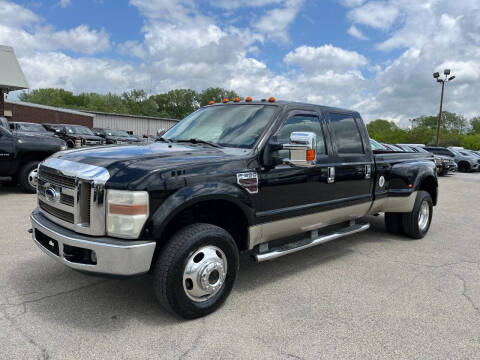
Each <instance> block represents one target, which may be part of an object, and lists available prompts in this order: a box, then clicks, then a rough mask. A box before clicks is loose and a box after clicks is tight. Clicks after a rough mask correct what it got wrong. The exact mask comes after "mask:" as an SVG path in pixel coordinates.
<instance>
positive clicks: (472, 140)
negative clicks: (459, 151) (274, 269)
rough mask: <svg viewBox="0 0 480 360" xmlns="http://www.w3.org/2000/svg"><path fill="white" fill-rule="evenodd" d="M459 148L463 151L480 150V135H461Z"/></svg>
mask: <svg viewBox="0 0 480 360" xmlns="http://www.w3.org/2000/svg"><path fill="white" fill-rule="evenodd" d="M461 146H463V147H464V148H465V149H470V150H480V133H477V134H468V135H463V136H462V139H461Z"/></svg>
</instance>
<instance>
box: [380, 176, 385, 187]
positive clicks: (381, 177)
mask: <svg viewBox="0 0 480 360" xmlns="http://www.w3.org/2000/svg"><path fill="white" fill-rule="evenodd" d="M383 185H385V178H384V177H383V176H380V178H379V179H378V186H380V187H383Z"/></svg>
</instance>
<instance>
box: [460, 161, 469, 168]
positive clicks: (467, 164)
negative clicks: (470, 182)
mask: <svg viewBox="0 0 480 360" xmlns="http://www.w3.org/2000/svg"><path fill="white" fill-rule="evenodd" d="M458 166H465V167H466V168H467V169H470V163H469V162H468V161H465V160H462V161H459V162H458Z"/></svg>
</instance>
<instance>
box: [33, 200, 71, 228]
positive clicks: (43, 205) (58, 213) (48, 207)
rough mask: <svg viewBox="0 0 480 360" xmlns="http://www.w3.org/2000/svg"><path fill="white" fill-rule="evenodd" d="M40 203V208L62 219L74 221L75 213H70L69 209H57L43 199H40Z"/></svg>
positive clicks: (69, 221)
mask: <svg viewBox="0 0 480 360" xmlns="http://www.w3.org/2000/svg"><path fill="white" fill-rule="evenodd" d="M38 205H39V207H40V209H42V210H44V211H46V212H47V213H49V214H50V215H53V216H55V217H57V218H59V219H60V220H63V221H66V222H68V223H70V224H73V223H74V215H73V214H72V213H70V212H68V211H63V210H60V209H57V208H56V207H54V206H51V205H48V204H47V203H45V202H43V201H42V200H40V201H39V202H38Z"/></svg>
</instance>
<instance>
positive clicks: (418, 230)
mask: <svg viewBox="0 0 480 360" xmlns="http://www.w3.org/2000/svg"><path fill="white" fill-rule="evenodd" d="M432 214H433V202H432V197H431V196H430V194H429V193H428V192H426V191H419V192H418V194H417V199H416V200H415V205H414V206H413V210H412V211H411V212H409V213H406V214H403V217H402V221H403V232H404V233H405V235H407V236H408V237H410V238H412V239H421V238H423V237H424V236H425V235H426V234H427V232H428V229H429V228H430V224H431V222H432Z"/></svg>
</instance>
